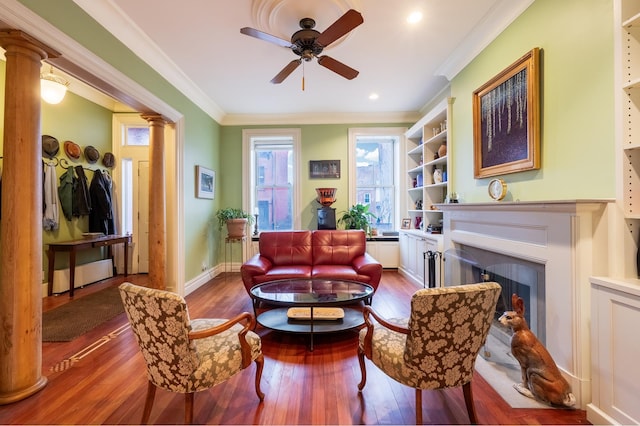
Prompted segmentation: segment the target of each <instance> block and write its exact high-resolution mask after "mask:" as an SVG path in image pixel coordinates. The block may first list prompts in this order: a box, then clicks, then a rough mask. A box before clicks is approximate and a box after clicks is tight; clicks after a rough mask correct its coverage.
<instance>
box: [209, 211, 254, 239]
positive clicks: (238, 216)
mask: <svg viewBox="0 0 640 426" xmlns="http://www.w3.org/2000/svg"><path fill="white" fill-rule="evenodd" d="M216 218H217V219H218V230H219V231H221V230H222V225H223V224H226V225H227V235H228V237H229V238H243V237H245V236H246V235H247V223H249V224H251V223H253V216H252V215H250V214H249V213H247V212H245V211H244V210H242V209H237V208H233V207H227V208H224V209H220V210H218V211H217V212H216Z"/></svg>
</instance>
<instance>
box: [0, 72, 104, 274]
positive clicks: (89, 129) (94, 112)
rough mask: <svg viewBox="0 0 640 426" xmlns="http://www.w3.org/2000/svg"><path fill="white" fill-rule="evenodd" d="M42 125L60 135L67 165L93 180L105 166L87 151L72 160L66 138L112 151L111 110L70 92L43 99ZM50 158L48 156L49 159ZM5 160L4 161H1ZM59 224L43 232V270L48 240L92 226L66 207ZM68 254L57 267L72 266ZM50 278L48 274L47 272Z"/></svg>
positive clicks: (85, 257) (87, 257) (0, 126)
mask: <svg viewBox="0 0 640 426" xmlns="http://www.w3.org/2000/svg"><path fill="white" fill-rule="evenodd" d="M0 81H2V82H4V81H5V62H4V61H0ZM0 86H1V89H0V103H1V104H2V107H1V108H0V112H1V113H2V115H0V130H1V132H0V141H2V144H0V155H1V153H2V152H4V120H3V117H4V84H0ZM41 128H42V134H45V135H51V136H53V137H55V138H56V139H58V142H59V144H60V151H59V152H58V155H57V156H56V158H57V159H58V160H59V159H64V160H66V161H67V163H66V165H67V166H71V167H75V166H78V165H81V166H83V167H85V168H86V169H90V170H87V171H86V176H87V179H88V180H89V183H91V178H92V177H93V171H92V170H96V169H105V167H104V166H102V163H101V160H99V161H98V162H97V163H95V164H89V163H87V162H86V160H85V158H84V155H83V156H81V157H80V160H78V161H75V162H72V161H71V160H69V159H68V157H67V156H66V155H65V154H64V148H63V145H64V141H66V140H71V141H73V142H75V143H77V144H78V145H80V147H81V148H82V149H84V147H86V146H88V145H91V146H93V147H95V148H96V149H97V150H98V152H99V153H100V156H101V157H102V155H103V154H104V153H105V152H109V151H111V140H112V134H111V133H112V131H111V111H109V110H107V109H105V108H103V107H101V106H99V105H96V104H94V103H93V102H90V101H88V100H86V99H84V98H82V97H80V96H77V95H75V94H73V93H71V92H67V94H66V96H65V98H64V99H63V100H62V102H60V103H59V104H58V105H50V104H47V103H46V102H42V114H41ZM47 161H48V160H47ZM0 164H1V163H0ZM64 165H65V164H64V163H63V164H60V163H59V161H58V164H57V165H56V175H57V176H58V178H59V177H60V176H61V175H62V174H63V173H64V172H65V171H66V169H65V168H63V166H64ZM59 213H60V216H59V227H58V229H56V230H52V231H45V230H43V232H42V241H43V258H42V259H43V266H42V267H43V271H46V270H47V266H48V263H47V262H48V258H47V252H46V244H48V243H50V242H53V241H66V240H70V239H76V238H81V237H82V233H83V232H87V231H88V230H89V219H88V216H82V217H80V218H73V219H72V220H71V221H67V220H66V219H65V217H64V215H63V214H62V210H60V211H59ZM100 258H101V253H100V251H99V249H96V250H90V251H83V252H81V253H78V263H79V264H82V263H86V262H90V261H93V260H97V259H100ZM68 264H69V262H68V257H67V256H57V257H56V269H61V268H66V267H67V266H68ZM43 279H44V280H46V274H45V276H43Z"/></svg>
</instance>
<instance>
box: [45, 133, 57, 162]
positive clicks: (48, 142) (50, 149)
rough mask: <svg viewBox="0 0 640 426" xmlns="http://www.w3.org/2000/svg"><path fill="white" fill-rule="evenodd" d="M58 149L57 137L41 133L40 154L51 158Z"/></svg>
mask: <svg viewBox="0 0 640 426" xmlns="http://www.w3.org/2000/svg"><path fill="white" fill-rule="evenodd" d="M58 151H60V144H59V143H58V139H56V138H54V137H53V136H49V135H42V155H43V156H45V157H47V158H49V159H52V158H53V157H55V156H56V155H57V154H58Z"/></svg>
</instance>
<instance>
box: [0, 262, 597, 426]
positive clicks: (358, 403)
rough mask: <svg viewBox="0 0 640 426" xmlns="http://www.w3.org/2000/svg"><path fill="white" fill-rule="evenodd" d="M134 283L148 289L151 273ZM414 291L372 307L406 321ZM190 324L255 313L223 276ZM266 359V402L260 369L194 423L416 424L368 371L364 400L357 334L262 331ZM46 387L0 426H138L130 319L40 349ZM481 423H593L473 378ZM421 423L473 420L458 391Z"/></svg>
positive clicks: (217, 394)
mask: <svg viewBox="0 0 640 426" xmlns="http://www.w3.org/2000/svg"><path fill="white" fill-rule="evenodd" d="M123 280H124V278H123V277H122V276H120V277H116V278H113V279H110V280H106V281H103V282H101V283H97V284H93V285H90V286H87V287H86V288H83V289H80V290H78V291H77V292H76V296H75V297H76V298H79V297H82V296H84V295H86V294H89V293H91V292H94V291H97V290H100V289H101V288H104V287H105V286H109V285H118V284H119V283H120V282H122V281H123ZM128 280H129V281H131V282H134V283H137V284H142V285H144V284H145V283H146V281H147V276H146V275H134V276H129V277H128ZM415 290H416V288H415V287H414V286H413V285H412V284H410V283H409V282H407V281H406V280H405V279H404V278H403V277H402V276H401V275H400V274H398V273H397V272H395V271H385V272H384V273H383V278H382V283H381V285H380V287H379V289H378V291H377V292H376V295H375V296H374V298H373V307H374V308H375V309H376V310H378V311H379V312H380V313H382V314H383V315H384V316H387V317H393V316H397V317H402V316H407V315H408V313H409V298H410V296H411V294H412V293H413V292H414V291H415ZM68 300H69V298H68V296H67V295H61V296H52V297H48V298H45V299H43V309H44V310H47V309H52V308H54V307H55V306H58V305H60V304H63V303H66V302H68ZM187 303H188V304H189V310H190V314H191V317H192V318H198V317H217V318H228V317H231V316H233V315H235V314H236V313H238V312H241V311H249V312H251V311H252V307H251V301H250V299H249V297H248V295H247V294H246V292H245V290H244V287H243V286H242V283H241V280H240V276H239V274H238V273H233V274H223V275H222V276H219V277H216V278H215V279H212V280H211V281H210V282H209V283H207V284H206V285H204V286H203V287H201V288H200V289H198V290H197V291H195V292H194V293H192V294H190V295H189V296H187ZM257 332H258V334H260V336H261V337H262V341H263V351H264V354H265V368H264V374H263V377H262V390H263V391H264V392H265V394H266V398H265V401H264V402H263V403H262V404H260V403H259V401H258V398H257V396H256V394H255V392H254V388H253V380H254V374H255V366H254V365H252V366H251V367H249V369H247V370H245V371H243V372H241V373H240V374H238V375H236V376H235V377H233V378H231V379H230V380H229V381H227V382H225V383H223V384H221V385H218V386H216V387H215V388H213V389H211V390H209V391H204V392H200V393H198V394H196V397H195V404H194V405H195V409H194V423H197V424H234V425H235V424H266V425H309V424H314V425H315V424H394V425H395V424H414V423H415V414H414V412H415V411H414V391H413V390H412V389H410V388H407V387H405V386H403V385H401V384H399V383H396V382H394V381H393V380H391V379H389V378H388V377H386V376H385V375H384V374H382V373H381V372H380V371H379V370H378V369H377V368H376V367H375V366H373V364H371V363H368V364H367V367H368V368H367V385H366V387H365V388H364V390H363V392H362V393H361V394H359V393H358V389H357V384H358V382H359V381H360V368H359V366H358V359H357V356H356V348H357V333H356V332H343V333H335V334H327V335H320V336H316V339H315V342H314V346H315V347H314V351H313V352H310V351H309V350H308V338H307V337H306V336H300V335H292V334H284V333H278V332H272V331H269V330H266V329H264V328H261V327H258V329H257ZM42 349H43V351H42V352H43V375H44V376H46V377H47V378H48V384H47V386H46V387H45V388H44V389H43V390H42V391H40V392H39V393H37V394H35V395H33V396H32V397H30V398H27V399H25V400H23V401H19V402H16V403H14V404H10V405H5V406H0V424H65V425H68V424H137V423H139V422H140V418H141V415H142V406H143V403H144V397H145V392H146V385H147V379H146V371H145V365H144V361H143V360H142V356H141V355H140V352H139V350H138V347H137V344H136V342H135V338H134V336H133V334H132V332H131V330H130V329H129V328H128V323H127V319H126V316H125V315H124V314H122V315H119V316H118V317H116V318H114V319H113V320H110V321H108V322H107V323H105V324H103V325H101V326H99V327H97V328H96V329H94V330H92V331H91V332H89V333H87V334H85V335H83V336H81V337H79V338H77V339H76V340H74V341H73V342H63V343H44V344H43V346H42ZM473 391H474V396H475V401H476V410H477V413H478V418H479V421H480V422H481V423H484V424H588V422H587V421H586V415H585V412H584V411H583V410H564V409H512V408H511V407H509V406H508V405H507V404H506V403H505V402H504V401H503V400H502V398H500V396H499V395H498V394H497V393H496V392H495V391H493V389H492V388H491V387H490V386H489V385H488V384H487V382H485V381H484V380H483V379H482V377H480V376H479V375H476V377H475V378H474V384H473ZM423 412H424V422H425V423H427V424H466V423H468V422H469V419H468V417H467V413H466V409H465V407H464V400H463V398H462V391H461V390H460V389H451V390H446V391H425V392H423ZM183 419H184V398H183V396H182V395H178V394H173V393H169V392H165V391H162V390H158V392H157V394H156V401H155V404H154V406H153V410H152V413H151V419H150V422H151V423H155V424H180V423H182V422H183Z"/></svg>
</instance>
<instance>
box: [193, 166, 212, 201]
mask: <svg viewBox="0 0 640 426" xmlns="http://www.w3.org/2000/svg"><path fill="white" fill-rule="evenodd" d="M215 190H216V172H214V171H213V170H210V169H207V168H206V167H202V166H196V197H198V198H208V199H213V198H214V197H215Z"/></svg>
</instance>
